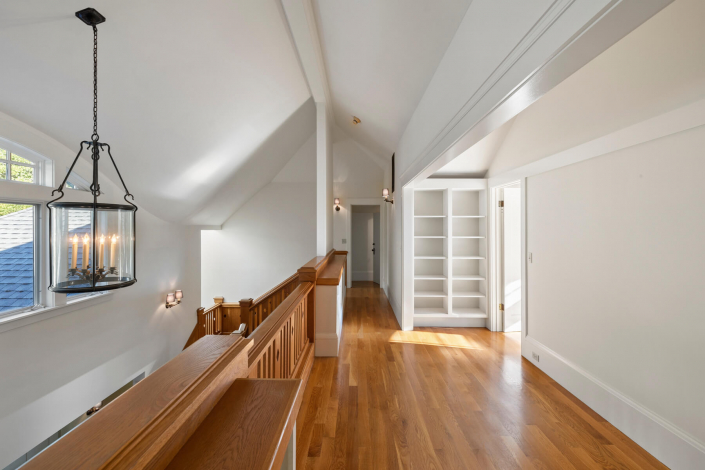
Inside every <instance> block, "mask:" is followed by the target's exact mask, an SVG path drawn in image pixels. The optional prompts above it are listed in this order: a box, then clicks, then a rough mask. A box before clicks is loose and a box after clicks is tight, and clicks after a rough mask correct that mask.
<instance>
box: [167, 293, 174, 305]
mask: <svg viewBox="0 0 705 470" xmlns="http://www.w3.org/2000/svg"><path fill="white" fill-rule="evenodd" d="M166 303H168V304H171V303H174V293H173V292H169V293H168V294H167V295H166Z"/></svg>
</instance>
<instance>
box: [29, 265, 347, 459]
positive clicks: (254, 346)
mask: <svg viewBox="0 0 705 470" xmlns="http://www.w3.org/2000/svg"><path fill="white" fill-rule="evenodd" d="M333 253H334V252H333V251H331V252H330V253H329V254H328V255H327V256H325V257H316V258H314V259H313V260H311V262H309V263H307V264H306V265H305V266H303V267H302V268H301V269H300V270H299V272H298V273H297V275H295V276H292V277H290V278H289V279H287V280H286V281H285V282H283V283H282V284H280V285H279V286H277V287H276V288H274V289H272V290H271V291H269V292H267V293H266V294H265V295H264V296H262V297H260V298H259V299H257V301H253V302H252V305H250V306H249V308H247V309H245V308H243V305H242V303H241V304H239V305H238V304H229V303H225V302H224V299H222V298H218V299H216V302H215V305H213V306H212V307H210V308H208V309H199V311H198V313H197V320H198V321H197V324H196V327H195V328H194V330H193V332H192V334H191V337H190V338H189V343H187V346H188V345H189V344H190V343H193V344H191V346H190V347H187V348H185V350H184V351H182V352H181V354H179V355H178V356H176V357H175V358H174V359H172V360H171V361H169V362H168V363H166V364H165V365H163V366H162V367H160V368H159V369H157V370H156V371H154V372H153V373H152V374H150V375H149V376H147V377H146V378H145V379H144V380H142V381H141V382H139V383H138V384H136V385H135V386H134V387H132V388H131V389H130V390H128V391H127V392H126V393H124V394H123V395H122V396H120V397H118V398H117V399H116V400H114V401H113V402H111V403H110V404H109V405H107V406H106V407H104V408H103V409H101V410H100V411H99V412H98V413H96V414H95V415H94V416H92V417H91V418H90V419H88V420H86V421H85V422H84V423H82V424H81V426H78V427H77V428H76V429H74V430H73V431H72V432H71V433H69V434H67V435H66V436H64V437H63V438H61V439H60V440H58V441H56V442H55V443H54V444H53V445H51V446H50V447H48V448H47V449H45V450H44V451H43V452H42V453H40V454H39V455H37V456H36V457H35V458H34V459H32V460H30V461H29V462H27V464H25V466H24V467H23V468H25V469H29V470H31V469H48V468H51V469H67V470H68V469H71V470H73V469H79V468H80V469H96V468H101V469H120V468H133V469H145V470H146V469H164V468H168V469H172V468H174V469H176V468H179V469H181V468H203V469H215V468H219V469H222V468H232V469H255V468H262V469H264V468H267V469H271V468H279V467H280V466H281V463H282V459H283V458H284V457H283V456H284V453H285V450H286V443H287V442H288V441H289V438H290V436H292V434H293V426H294V421H295V420H296V416H297V414H298V411H299V408H300V406H301V401H302V399H303V393H304V389H305V387H306V382H307V381H308V377H309V375H310V373H311V369H312V366H313V356H314V334H315V321H316V320H315V311H316V295H315V293H316V280H317V277H318V274H319V273H321V272H322V271H323V270H324V269H325V267H326V265H327V263H328V261H329V260H330V259H332V258H333ZM243 311H244V312H246V313H245V315H248V316H249V317H250V318H252V319H253V323H252V325H255V324H256V325H257V326H256V327H255V328H254V331H252V332H251V333H250V334H249V336H248V337H245V336H244V335H240V334H227V333H229V330H230V331H234V330H235V325H236V324H239V323H240V321H241V319H242V317H243V315H242V312H243ZM253 312H254V313H253ZM261 379H282V380H261ZM224 436H227V438H225V437H224ZM226 456H236V457H237V458H235V459H230V458H228V459H225V460H224V458H225V457H226Z"/></svg>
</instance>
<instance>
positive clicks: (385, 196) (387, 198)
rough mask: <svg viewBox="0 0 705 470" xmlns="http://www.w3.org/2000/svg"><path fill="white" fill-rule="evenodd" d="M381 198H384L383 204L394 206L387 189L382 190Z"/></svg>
mask: <svg viewBox="0 0 705 470" xmlns="http://www.w3.org/2000/svg"><path fill="white" fill-rule="evenodd" d="M382 197H383V198H384V202H388V203H390V204H394V199H392V200H390V199H389V189H387V188H384V189H383V190H382Z"/></svg>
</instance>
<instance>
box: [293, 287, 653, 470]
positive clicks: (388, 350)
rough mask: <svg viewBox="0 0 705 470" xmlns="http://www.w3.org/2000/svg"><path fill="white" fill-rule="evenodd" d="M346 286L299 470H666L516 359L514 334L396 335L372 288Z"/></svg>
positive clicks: (316, 373) (311, 386)
mask: <svg viewBox="0 0 705 470" xmlns="http://www.w3.org/2000/svg"><path fill="white" fill-rule="evenodd" d="M353 284H354V285H353V288H351V289H348V291H347V292H348V293H347V298H346V307H345V308H346V311H345V317H344V324H343V336H342V339H341V346H340V352H339V355H338V357H336V358H316V359H315V361H314V366H313V370H312V372H311V377H310V379H309V382H308V385H307V389H306V392H305V394H304V399H303V403H302V406H301V410H300V411H299V415H298V419H297V422H298V426H297V439H298V441H297V465H298V466H299V468H303V469H364V470H367V469H380V470H381V469H407V468H409V469H444V470H445V469H456V468H457V469H469V468H472V469H475V468H476V469H481V470H485V469H498V470H500V469H501V470H504V469H522V470H524V469H527V470H543V469H560V470H570V469H576V470H583V469H587V470H593V469H601V468H609V469H642V468H643V469H648V470H662V469H665V468H666V467H665V466H664V465H663V464H661V463H660V462H659V461H658V460H656V459H655V458H654V457H653V456H651V455H650V454H648V453H647V452H646V451H644V450H643V449H642V448H640V447H639V446H638V445H637V444H636V443H634V442H633V441H631V440H630V439H629V438H628V437H627V436H625V435H624V434H623V433H621V432H620V431H619V430H617V429H616V428H614V426H612V425H611V424H610V423H608V422H606V421H605V420H604V419H603V418H602V417H601V416H600V415H599V414H597V413H596V412H595V411H593V410H591V409H590V408H589V407H587V406H586V405H585V404H584V403H582V402H581V401H580V400H578V399H577V398H576V397H575V396H573V395H572V394H570V393H569V392H568V391H567V390H565V389H564V388H563V387H561V386H560V385H559V384H557V383H556V382H555V381H553V380H552V379H551V378H550V377H548V376H547V375H546V374H544V373H543V372H541V370H539V369H538V368H537V367H535V366H534V365H533V364H532V363H530V362H529V361H527V360H526V359H524V358H522V357H521V341H520V334H519V333H507V334H505V333H492V332H490V331H488V330H486V329H484V328H444V329H441V328H419V329H417V330H415V331H401V330H400V328H399V324H398V323H397V321H396V318H395V316H394V313H393V312H392V310H391V308H390V306H389V302H388V301H387V298H386V297H385V295H384V293H383V291H382V290H381V289H379V287H378V286H377V285H376V284H374V283H369V282H366V283H353Z"/></svg>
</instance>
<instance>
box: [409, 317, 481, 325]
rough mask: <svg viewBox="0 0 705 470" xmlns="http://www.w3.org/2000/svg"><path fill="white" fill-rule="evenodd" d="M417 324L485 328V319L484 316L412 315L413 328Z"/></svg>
mask: <svg viewBox="0 0 705 470" xmlns="http://www.w3.org/2000/svg"><path fill="white" fill-rule="evenodd" d="M417 326H429V327H437V328H485V326H486V320H485V319H484V318H461V317H450V316H449V317H448V318H438V317H433V318H424V317H414V328H416V327H417Z"/></svg>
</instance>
